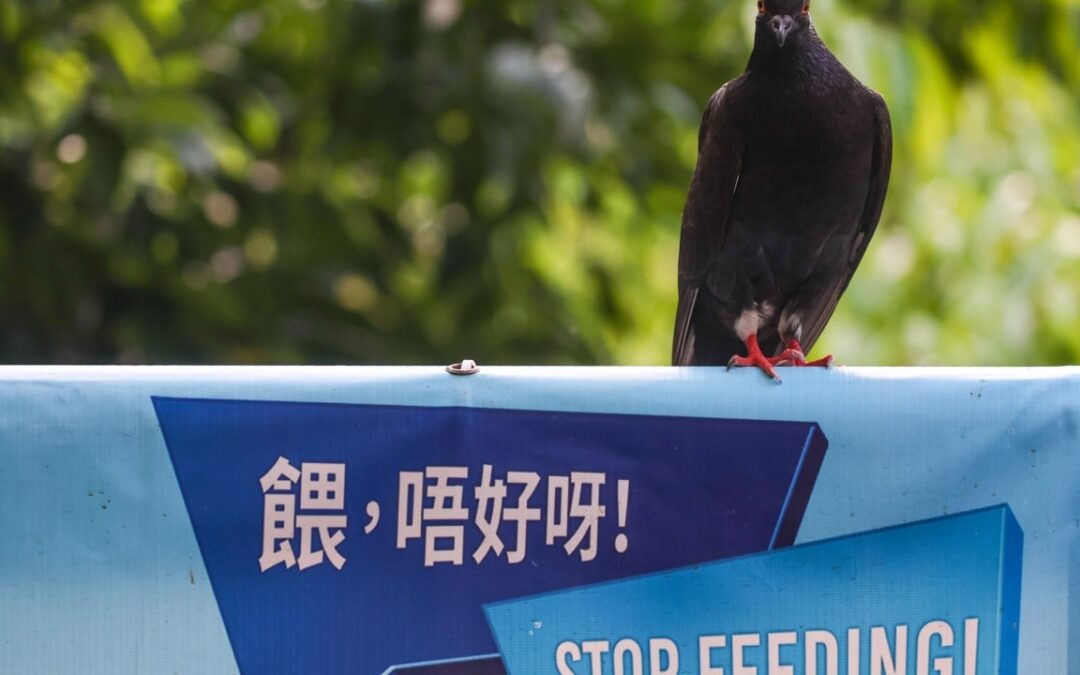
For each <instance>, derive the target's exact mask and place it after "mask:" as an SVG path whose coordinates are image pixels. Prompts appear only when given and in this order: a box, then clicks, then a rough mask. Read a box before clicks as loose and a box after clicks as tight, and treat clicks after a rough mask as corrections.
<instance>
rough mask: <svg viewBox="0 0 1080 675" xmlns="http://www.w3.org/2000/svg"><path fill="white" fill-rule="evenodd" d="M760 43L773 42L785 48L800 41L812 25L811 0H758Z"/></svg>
mask: <svg viewBox="0 0 1080 675" xmlns="http://www.w3.org/2000/svg"><path fill="white" fill-rule="evenodd" d="M757 7H758V16H757V35H756V37H755V40H756V41H757V42H758V44H762V43H765V42H767V43H771V44H773V45H776V47H777V48H779V49H783V48H784V46H785V45H791V44H795V43H798V42H799V41H800V40H801V38H802V36H803V35H805V34H806V33H807V32H808V31H809V29H810V27H811V22H810V0H758V3H757Z"/></svg>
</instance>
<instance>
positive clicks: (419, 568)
mask: <svg viewBox="0 0 1080 675" xmlns="http://www.w3.org/2000/svg"><path fill="white" fill-rule="evenodd" d="M826 438H827V439H828V440H827V441H826ZM1078 485H1080V369H1047V370H1038V369H1015V370H895V369H846V368H840V369H834V370H831V371H818V370H809V369H808V370H805V371H804V370H793V371H791V372H789V373H785V378H784V384H783V385H782V386H776V385H774V384H772V383H769V382H767V381H765V380H764V378H761V377H760V373H755V372H750V371H745V372H731V373H728V372H725V371H724V370H723V369H676V368H660V369H579V368H554V369H529V368H484V369H483V370H482V371H481V372H480V374H478V375H475V376H471V377H464V378H455V377H452V376H450V375H448V374H446V373H445V372H444V371H443V369H442V368H281V369H273V368H37V367H0V535H2V536H3V541H4V544H5V549H4V555H2V556H0V673H20V674H23V673H47V674H52V673H67V672H108V673H113V672H138V673H144V672H146V673H157V672H213V673H228V672H245V673H264V672H268V673H273V672H290V673H293V672H362V673H375V674H376V675H380V674H383V673H394V674H398V675H501V674H502V673H505V672H509V673H512V674H513V675H533V674H534V673H557V674H559V675H564V674H565V673H566V672H570V673H575V674H577V675H583V674H584V673H587V672H596V673H604V674H605V675H617V674H622V675H630V674H631V673H636V672H638V670H637V668H638V667H639V666H640V672H641V673H642V675H645V674H648V675H670V673H671V672H678V673H690V674H692V675H702V674H704V675H717V674H718V673H719V672H720V671H723V675H804V674H805V675H833V674H834V675H855V674H856V673H858V674H859V675H898V674H899V673H904V674H905V675H909V674H910V675H945V674H946V673H950V672H951V675H972V673H974V674H975V675H982V674H984V673H997V674H999V675H1000V674H1005V675H1014V674H1015V673H1024V674H1025V675H1026V674H1027V673H1038V674H1040V675H1041V674H1043V673H1047V674H1056V673H1080V591H1078V589H1080V525H1078V523H1080V520H1078V518H1080V492H1078V490H1077V486H1078ZM485 608H486V611H485ZM489 619H490V620H489ZM975 620H977V622H978V625H977V626H976V625H975V623H974V621H975ZM854 629H857V630H858V634H857V635H855V634H853V633H851V631H852V630H854ZM703 639H704V646H703V642H702V640H703ZM834 643H835V644H834ZM852 645H857V646H858V652H859V653H858V659H857V660H855V659H853V657H852V656H851V653H852V651H851V650H852V648H853V647H852ZM808 646H812V647H813V651H814V653H815V655H816V656H815V657H813V658H810V659H808V658H807V648H808ZM703 649H704V650H705V651H704V652H703V651H702V650H703ZM970 650H974V656H969V651H970ZM703 653H705V654H706V658H704V659H703V658H702V654H703ZM676 654H677V657H676ZM834 656H835V659H834V658H833V657H834ZM674 658H678V659H679V666H678V669H677V670H674V671H673V668H674V666H673V665H672V664H673V659H674ZM594 659H595V660H596V661H595V663H594ZM834 660H835V666H836V668H835V671H834V670H833V665H834V663H833V661H834ZM811 663H812V664H813V665H812V666H811V665H810V664H811ZM849 666H850V667H849Z"/></svg>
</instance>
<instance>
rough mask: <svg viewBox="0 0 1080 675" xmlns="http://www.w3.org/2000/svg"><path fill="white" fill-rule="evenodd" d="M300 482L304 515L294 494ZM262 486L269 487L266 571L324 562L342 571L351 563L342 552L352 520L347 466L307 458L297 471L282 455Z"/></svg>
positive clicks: (265, 517) (263, 561) (266, 496)
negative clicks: (296, 547)
mask: <svg viewBox="0 0 1080 675" xmlns="http://www.w3.org/2000/svg"><path fill="white" fill-rule="evenodd" d="M298 483H299V494H300V511H301V512H302V513H299V514H298V513H297V508H296V507H297V504H296V492H294V489H295V488H296V487H297V484H298ZM259 484H260V486H261V487H262V491H263V545H262V555H261V556H259V569H260V570H262V571H263V572H265V571H267V570H268V569H270V568H272V567H275V566H277V565H285V567H286V568H289V569H291V568H292V567H293V566H297V567H298V569H301V570H305V569H308V568H309V567H314V566H315V565H319V564H322V563H323V562H324V560H328V561H329V562H330V564H331V565H333V566H334V567H335V568H336V569H339V570H340V569H341V568H342V567H344V566H345V557H344V556H343V555H342V554H341V553H340V552H339V551H338V546H340V545H341V542H343V541H344V540H345V527H346V525H347V522H348V520H347V516H346V515H345V465H344V464H327V463H318V462H304V463H303V464H301V465H300V469H297V468H296V467H294V466H293V465H292V464H290V463H289V460H288V459H286V458H284V457H279V458H278V460H277V462H275V463H274V466H272V467H271V468H270V470H269V471H267V472H266V473H265V474H264V475H263V477H262V478H261V479H260V480H259ZM327 512H331V513H327ZM332 512H337V513H332ZM297 530H299V531H300V555H299V556H297V555H296V553H295V550H294V548H293V542H294V540H295V538H296V531H297ZM316 534H317V537H316ZM316 540H317V544H318V545H316Z"/></svg>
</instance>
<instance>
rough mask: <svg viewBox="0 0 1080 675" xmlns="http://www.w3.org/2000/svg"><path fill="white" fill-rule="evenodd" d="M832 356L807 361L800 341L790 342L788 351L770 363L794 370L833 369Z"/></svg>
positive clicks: (772, 359) (770, 360)
mask: <svg viewBox="0 0 1080 675" xmlns="http://www.w3.org/2000/svg"><path fill="white" fill-rule="evenodd" d="M833 360H834V359H833V357H832V354H829V355H828V356H826V357H825V358H821V359H816V360H814V361H807V360H806V354H805V353H804V352H803V348H802V345H800V344H799V341H798V340H790V341H789V342H788V344H787V349H785V350H784V351H783V352H781V353H780V356H776V357H773V358H771V359H769V360H768V361H769V363H771V364H773V365H774V366H791V367H794V368H831V367H832V364H833Z"/></svg>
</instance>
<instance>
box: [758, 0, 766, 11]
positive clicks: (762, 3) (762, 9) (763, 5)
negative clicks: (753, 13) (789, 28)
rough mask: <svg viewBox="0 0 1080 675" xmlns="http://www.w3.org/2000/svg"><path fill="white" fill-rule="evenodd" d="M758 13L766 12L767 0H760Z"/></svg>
mask: <svg viewBox="0 0 1080 675" xmlns="http://www.w3.org/2000/svg"><path fill="white" fill-rule="evenodd" d="M757 13H758V14H764V13H765V0H758V4H757Z"/></svg>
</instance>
